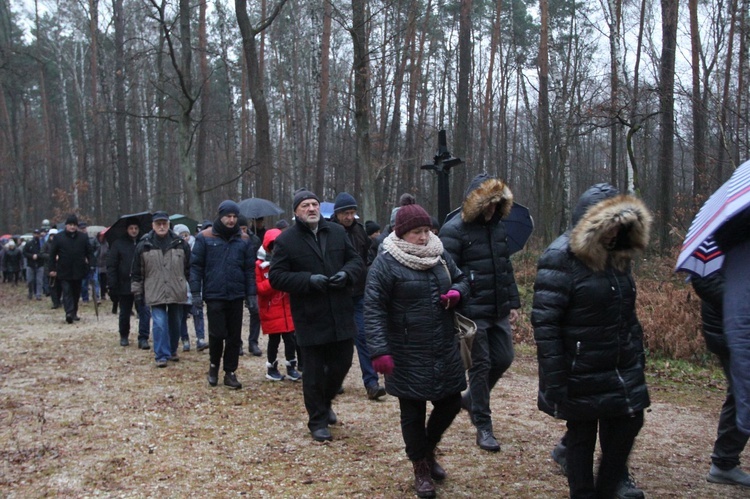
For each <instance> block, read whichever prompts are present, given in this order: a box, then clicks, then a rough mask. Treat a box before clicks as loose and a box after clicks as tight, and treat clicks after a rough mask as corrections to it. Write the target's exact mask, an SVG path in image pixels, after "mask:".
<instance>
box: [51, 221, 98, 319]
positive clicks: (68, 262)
mask: <svg viewBox="0 0 750 499" xmlns="http://www.w3.org/2000/svg"><path fill="white" fill-rule="evenodd" d="M91 261H92V251H91V245H90V244H89V238H88V236H87V235H86V233H85V232H81V231H79V230H78V217H77V216H76V215H69V216H68V218H67V219H66V220H65V231H64V232H63V233H62V234H58V235H57V237H55V240H54V241H53V243H52V247H51V248H50V253H49V275H50V277H54V278H56V279H57V280H59V281H60V285H61V289H62V302H63V307H64V308H65V321H66V322H67V323H68V324H72V323H73V321H77V320H79V317H78V300H79V299H80V297H81V283H82V282H83V279H84V278H85V277H86V276H87V275H88V272H89V263H90V262H91Z"/></svg>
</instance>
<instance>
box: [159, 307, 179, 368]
mask: <svg viewBox="0 0 750 499" xmlns="http://www.w3.org/2000/svg"><path fill="white" fill-rule="evenodd" d="M151 318H152V320H153V322H154V326H153V334H154V357H155V358H156V360H168V359H169V358H170V357H171V356H173V355H175V354H177V345H178V344H179V343H180V322H181V321H182V304H177V303H170V304H168V305H152V306H151Z"/></svg>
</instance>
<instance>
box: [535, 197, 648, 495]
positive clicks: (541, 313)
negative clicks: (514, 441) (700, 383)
mask: <svg viewBox="0 0 750 499" xmlns="http://www.w3.org/2000/svg"><path fill="white" fill-rule="evenodd" d="M651 220H652V218H651V214H650V213H649V211H648V209H646V207H645V205H644V204H643V203H642V202H641V201H640V200H638V199H636V198H633V197H631V196H625V195H619V192H618V191H617V189H616V188H614V187H612V186H611V185H609V184H597V185H595V186H593V187H591V188H589V189H588V190H587V191H586V192H585V193H584V194H583V195H582V196H581V199H580V200H579V202H578V205H577V207H576V209H575V211H574V213H573V228H572V229H571V230H570V231H568V232H566V233H564V234H563V235H561V236H560V237H558V238H557V240H555V241H554V242H553V243H552V244H551V245H550V246H549V247H548V248H547V249H546V250H545V252H544V254H542V256H541V257H540V259H539V263H538V274H537V278H536V282H535V284H534V305H533V310H532V315H531V322H532V325H533V326H534V339H535V340H536V344H537V357H538V360H539V398H538V405H539V408H540V409H541V410H542V411H544V412H546V413H547V414H549V415H551V416H553V417H555V418H559V419H564V420H566V421H567V427H568V433H567V437H566V441H567V442H566V443H567V475H568V484H569V486H570V496H571V497H574V498H579V497H581V498H582V497H586V498H589V497H591V498H594V497H597V498H607V499H609V498H611V497H614V495H615V489H616V487H617V485H618V482H619V481H620V479H621V478H622V476H623V474H624V473H625V469H626V465H627V459H628V456H629V454H630V451H631V449H632V447H633V443H634V441H635V437H636V435H637V434H638V432H639V431H640V428H641V426H643V411H644V409H646V408H647V407H648V406H649V403H650V401H649V396H648V390H647V388H646V380H645V376H644V372H643V368H644V355H643V330H642V329H641V325H640V323H639V321H638V318H637V317H636V313H635V300H636V289H635V281H634V280H633V276H632V274H631V270H630V264H631V260H632V258H633V256H634V255H635V254H636V252H637V251H639V250H643V249H645V247H646V244H647V243H648V237H649V230H650V226H651ZM597 430H598V433H599V439H600V441H601V448H602V459H601V463H600V466H599V473H598V476H597V479H596V482H595V481H594V474H593V463H594V450H595V445H596V439H597Z"/></svg>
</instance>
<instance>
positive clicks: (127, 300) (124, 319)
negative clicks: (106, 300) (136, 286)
mask: <svg viewBox="0 0 750 499" xmlns="http://www.w3.org/2000/svg"><path fill="white" fill-rule="evenodd" d="M115 298H117V299H118V303H119V306H120V312H119V314H120V315H118V317H117V319H118V324H119V331H120V336H123V337H125V338H127V337H128V336H130V314H131V312H132V311H133V306H135V310H136V313H137V314H138V341H141V340H148V337H149V334H150V332H151V324H150V323H151V311H150V310H149V308H148V307H147V306H146V305H145V304H141V305H138V304H137V303H135V295H114V296H112V299H113V300H114V299H115Z"/></svg>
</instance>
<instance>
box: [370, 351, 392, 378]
mask: <svg viewBox="0 0 750 499" xmlns="http://www.w3.org/2000/svg"><path fill="white" fill-rule="evenodd" d="M372 367H373V369H375V372H379V373H380V374H391V373H392V372H393V357H391V356H390V355H380V356H378V357H375V358H374V359H372Z"/></svg>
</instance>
